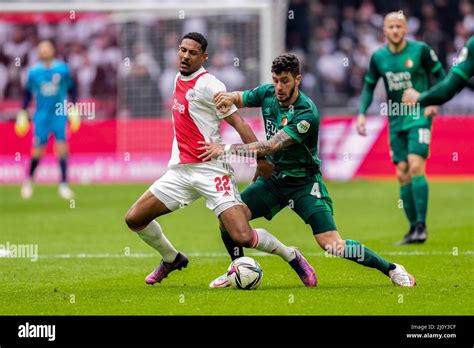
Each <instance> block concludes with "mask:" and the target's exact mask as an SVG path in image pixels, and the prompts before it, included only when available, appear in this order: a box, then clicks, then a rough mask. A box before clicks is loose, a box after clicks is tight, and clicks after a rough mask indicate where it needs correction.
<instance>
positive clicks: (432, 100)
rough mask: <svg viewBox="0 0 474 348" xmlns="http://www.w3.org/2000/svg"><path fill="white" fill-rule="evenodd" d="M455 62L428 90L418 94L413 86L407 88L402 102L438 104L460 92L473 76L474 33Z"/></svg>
mask: <svg viewBox="0 0 474 348" xmlns="http://www.w3.org/2000/svg"><path fill="white" fill-rule="evenodd" d="M455 63H456V64H455V65H454V66H453V67H452V69H451V70H450V71H449V74H448V76H446V78H444V79H443V81H441V82H440V83H437V84H436V85H435V86H433V87H431V88H430V89H429V90H427V91H424V92H423V93H421V94H420V92H418V91H417V90H415V89H413V88H409V89H407V90H406V91H405V92H404V93H403V102H404V103H419V105H420V106H422V107H423V106H426V105H440V104H444V103H446V102H447V101H448V100H450V99H451V98H452V97H454V95H455V94H456V93H458V92H460V91H461V90H462V89H463V88H464V87H465V86H466V85H467V83H468V81H469V79H470V78H471V77H473V76H474V35H473V36H471V38H470V39H469V40H468V41H467V42H466V45H465V46H464V47H463V49H462V50H461V53H460V54H459V56H458V58H457V59H456V61H455Z"/></svg>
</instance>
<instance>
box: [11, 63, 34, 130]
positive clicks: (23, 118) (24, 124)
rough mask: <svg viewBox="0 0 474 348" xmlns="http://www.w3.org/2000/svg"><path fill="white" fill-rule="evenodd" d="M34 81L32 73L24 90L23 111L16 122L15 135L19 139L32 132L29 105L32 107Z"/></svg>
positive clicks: (19, 113) (29, 74)
mask: <svg viewBox="0 0 474 348" xmlns="http://www.w3.org/2000/svg"><path fill="white" fill-rule="evenodd" d="M32 84H33V80H32V78H31V73H30V72H28V79H27V82H26V86H25V88H24V89H23V100H22V102H21V110H20V111H19V112H18V114H17V116H16V121H15V134H16V135H18V136H19V137H23V136H25V135H26V133H28V131H29V130H30V122H29V120H28V112H27V110H28V105H30V102H31V99H33V92H32Z"/></svg>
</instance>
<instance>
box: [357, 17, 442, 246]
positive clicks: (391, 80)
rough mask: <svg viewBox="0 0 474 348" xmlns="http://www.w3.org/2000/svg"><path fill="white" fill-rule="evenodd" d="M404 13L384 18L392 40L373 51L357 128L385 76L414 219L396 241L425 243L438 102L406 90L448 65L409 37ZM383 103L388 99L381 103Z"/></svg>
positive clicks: (395, 151)
mask: <svg viewBox="0 0 474 348" xmlns="http://www.w3.org/2000/svg"><path fill="white" fill-rule="evenodd" d="M407 31H408V28H407V24H406V18H405V16H404V15H403V13H402V12H401V11H399V12H391V13H389V14H387V15H386V16H385V19H384V34H385V37H386V38H387V41H388V44H387V45H385V46H384V47H382V48H380V49H378V50H377V51H375V52H374V54H373V55H372V57H371V59H370V66H369V71H368V73H367V75H366V76H365V85H364V89H363V91H362V96H361V101H360V107H359V117H358V119H357V131H358V132H359V134H360V135H365V134H366V130H365V113H366V111H367V109H368V108H369V106H370V104H371V102H372V97H373V93H374V89H375V85H376V84H377V80H378V79H379V78H380V77H381V78H382V79H383V82H384V85H385V89H386V91H387V99H388V103H387V105H388V107H387V108H386V109H387V110H388V111H387V113H386V115H388V117H389V132H390V150H391V151H390V153H391V157H392V161H393V163H395V165H396V171H397V178H398V181H399V183H400V198H401V200H402V202H403V209H404V211H405V214H406V217H407V218H408V221H409V223H410V229H409V231H408V233H407V234H406V235H405V237H404V238H403V239H402V240H401V241H399V242H398V243H397V244H399V245H402V244H411V243H423V242H424V241H425V240H426V238H427V229H426V214H427V210H428V181H427V180H426V176H425V167H426V158H427V157H428V155H429V146H430V138H431V123H432V118H431V117H432V116H434V115H435V114H436V112H437V108H436V107H435V106H428V107H426V108H420V107H416V105H413V104H411V105H410V104H403V103H402V94H403V91H404V90H406V89H408V88H416V89H417V90H421V91H424V90H427V89H428V88H429V75H430V74H432V75H434V76H435V77H436V79H437V81H440V80H441V79H443V78H444V77H445V75H446V74H445V72H444V69H443V67H442V65H441V63H440V62H439V61H438V58H437V56H436V53H435V52H434V51H433V50H432V49H431V48H430V47H429V46H428V45H426V44H425V43H423V42H416V41H407V40H406V39H405V34H406V33H407ZM381 106H382V109H383V108H384V104H382V105H381Z"/></svg>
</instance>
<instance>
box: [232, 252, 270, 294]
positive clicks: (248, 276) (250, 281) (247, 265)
mask: <svg viewBox="0 0 474 348" xmlns="http://www.w3.org/2000/svg"><path fill="white" fill-rule="evenodd" d="M227 278H228V279H229V283H230V285H231V286H232V287H233V288H235V289H244V290H255V289H256V288H258V286H259V285H260V283H261V282H262V278H263V270H262V268H260V265H259V264H258V262H257V261H255V260H254V259H252V258H251V257H246V256H244V257H239V258H238V259H235V260H234V261H232V263H231V264H230V266H229V268H228V269H227Z"/></svg>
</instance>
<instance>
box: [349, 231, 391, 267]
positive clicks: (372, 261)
mask: <svg viewBox="0 0 474 348" xmlns="http://www.w3.org/2000/svg"><path fill="white" fill-rule="evenodd" d="M342 257H343V258H345V259H347V260H351V261H354V262H357V263H358V264H359V265H362V266H365V267H370V268H376V269H378V270H379V271H380V272H382V273H384V274H386V275H388V271H389V270H391V269H393V268H394V265H393V264H391V263H390V262H388V261H387V260H385V259H384V258H383V257H382V256H380V255H379V254H377V253H376V252H374V251H372V250H370V249H369V248H367V247H366V246H365V245H363V244H360V243H359V242H358V241H356V240H350V239H347V240H346V247H345V248H344V255H342Z"/></svg>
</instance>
